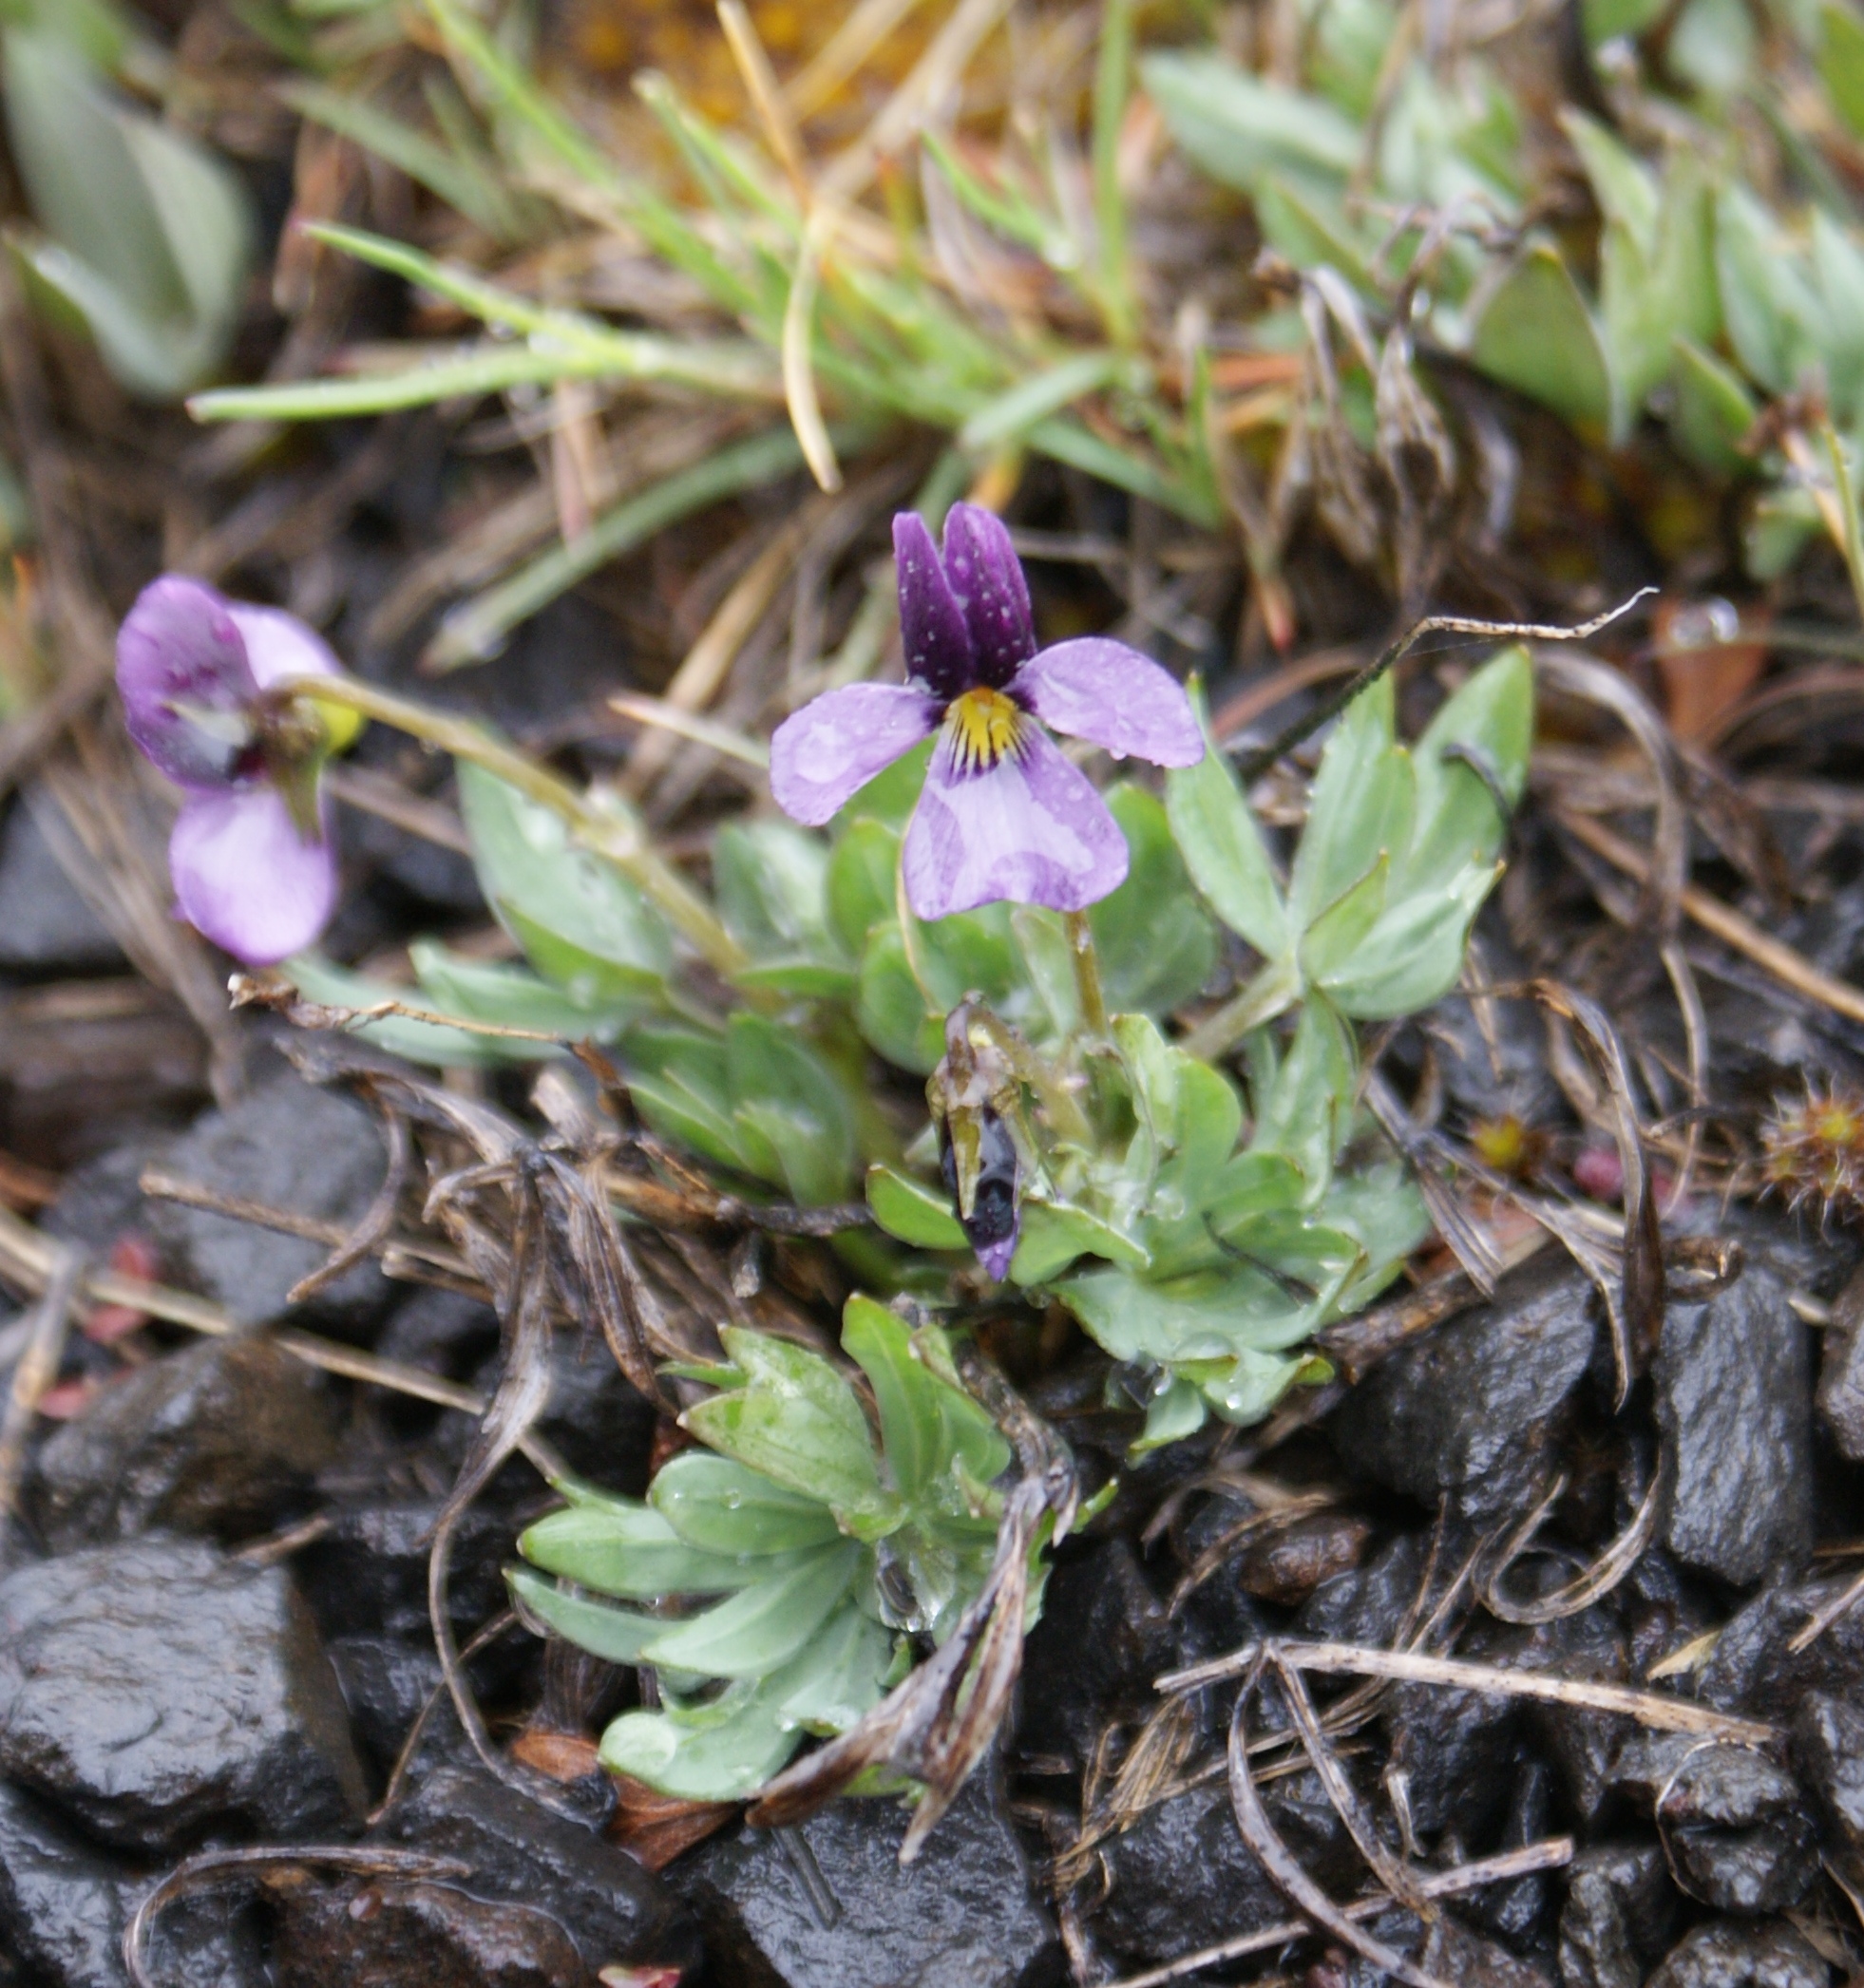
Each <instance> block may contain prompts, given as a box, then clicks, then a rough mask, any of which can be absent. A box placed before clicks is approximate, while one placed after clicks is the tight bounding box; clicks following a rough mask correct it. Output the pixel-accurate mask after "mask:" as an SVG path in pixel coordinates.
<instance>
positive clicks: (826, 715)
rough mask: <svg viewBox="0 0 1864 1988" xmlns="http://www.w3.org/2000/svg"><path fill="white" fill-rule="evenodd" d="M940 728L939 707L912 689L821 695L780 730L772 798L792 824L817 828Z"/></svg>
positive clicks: (773, 752) (868, 688) (861, 687)
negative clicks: (903, 755)
mask: <svg viewBox="0 0 1864 1988" xmlns="http://www.w3.org/2000/svg"><path fill="white" fill-rule="evenodd" d="M938 723H939V706H938V704H937V703H936V702H935V701H934V700H933V699H932V698H930V697H928V696H927V695H926V694H925V692H924V691H922V690H918V689H916V688H915V687H914V686H913V685H911V684H899V683H851V684H849V685H847V687H846V689H844V690H840V691H825V692H824V693H823V694H822V695H821V696H820V697H818V698H816V700H815V701H814V702H813V703H812V704H806V705H804V707H803V708H802V710H799V711H797V712H796V713H795V714H794V715H793V716H792V717H789V718H786V719H785V720H784V721H783V723H782V724H781V725H779V726H778V727H777V729H776V735H775V736H774V737H773V738H772V739H771V740H770V792H771V794H772V795H773V796H774V797H775V800H776V805H778V806H779V807H780V808H782V810H783V811H784V813H785V814H787V815H788V816H789V818H790V820H791V821H795V822H802V823H806V824H808V826H809V827H811V828H820V827H821V826H822V824H824V823H825V822H826V821H827V820H828V819H829V817H830V816H831V815H833V814H834V813H835V812H836V810H837V809H838V808H840V807H842V806H843V805H845V804H846V802H847V801H848V800H849V799H850V797H851V796H852V795H853V794H854V792H855V790H856V789H857V788H858V787H864V786H866V784H867V783H868V781H870V780H871V779H872V778H873V777H874V775H875V774H876V773H880V772H884V770H885V769H886V768H887V767H890V766H891V765H892V764H893V762H894V761H895V760H896V759H898V758H899V757H900V755H901V754H902V753H903V752H910V751H911V750H912V748H914V747H915V746H917V745H918V744H919V742H920V740H921V739H922V738H924V737H925V736H926V735H927V734H928V733H929V732H931V731H932V730H933V729H935V728H936V727H937V725H938Z"/></svg>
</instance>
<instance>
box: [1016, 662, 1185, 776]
mask: <svg viewBox="0 0 1864 1988" xmlns="http://www.w3.org/2000/svg"><path fill="white" fill-rule="evenodd" d="M1014 688H1015V691H1016V694H1017V695H1018V697H1019V698H1020V699H1021V700H1022V702H1023V703H1024V704H1026V705H1027V706H1028V707H1029V709H1030V710H1033V711H1034V712H1035V713H1036V715H1037V717H1038V718H1040V719H1041V721H1042V723H1043V724H1044V725H1049V726H1053V727H1054V729H1056V731H1061V732H1066V733H1067V734H1068V736H1069V737H1070V738H1075V739H1091V740H1092V741H1093V742H1094V745H1096V746H1104V747H1105V748H1107V750H1108V751H1109V752H1111V753H1113V754H1114V756H1115V757H1117V758H1121V759H1123V758H1125V756H1126V755H1127V754H1128V753H1129V752H1130V753H1132V755H1133V756H1134V757H1135V758H1137V759H1147V760H1151V763H1152V765H1153V766H1155V767H1194V766H1196V764H1197V763H1198V761H1199V760H1201V759H1202V758H1203V757H1204V738H1203V734H1202V733H1201V732H1200V731H1199V730H1198V729H1197V719H1196V718H1195V716H1194V715H1193V714H1192V712H1191V708H1190V699H1189V697H1187V696H1186V695H1185V692H1184V687H1183V686H1182V685H1181V684H1180V683H1179V682H1178V680H1177V679H1176V678H1175V677H1174V676H1172V675H1171V674H1170V672H1167V671H1164V670H1161V669H1160V668H1159V666H1158V665H1157V664H1156V663H1155V662H1153V661H1152V659H1151V656H1149V655H1141V654H1140V653H1139V652H1138V650H1136V649H1129V648H1128V647H1127V646H1126V644H1125V643H1124V642H1114V641H1112V640H1110V639H1109V638H1108V637H1107V636H1105V635H1083V636H1082V637H1080V639H1079V640H1077V641H1073V642H1057V643H1056V645H1055V647H1054V648H1053V649H1045V650H1043V651H1042V653H1041V654H1040V655H1037V656H1032V657H1031V658H1030V659H1029V661H1028V662H1026V663H1025V664H1024V665H1023V666H1022V668H1021V669H1020V670H1019V671H1018V672H1017V679H1016V684H1015V686H1014Z"/></svg>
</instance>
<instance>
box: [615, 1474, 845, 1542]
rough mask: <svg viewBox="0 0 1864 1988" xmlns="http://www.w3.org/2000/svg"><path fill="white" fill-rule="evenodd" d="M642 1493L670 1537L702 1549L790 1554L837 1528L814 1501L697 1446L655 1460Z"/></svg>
mask: <svg viewBox="0 0 1864 1988" xmlns="http://www.w3.org/2000/svg"><path fill="white" fill-rule="evenodd" d="M647 1497H648V1503H649V1504H650V1505H652V1506H653V1508H654V1510H655V1511H656V1513H657V1514H658V1515H659V1516H660V1517H661V1518H662V1519H664V1520H665V1521H666V1523H667V1524H668V1525H669V1526H670V1527H671V1528H672V1530H673V1532H674V1534H675V1537H676V1538H678V1539H680V1540H683V1541H684V1542H685V1543H686V1544H687V1545H688V1546H689V1547H693V1548H694V1549H695V1550H697V1551H698V1552H700V1553H702V1554H708V1555H718V1556H721V1557H727V1558H736V1557H738V1556H750V1555H756V1554H770V1553H791V1552H796V1551H799V1550H801V1549H803V1548H805V1547H809V1546H823V1545H827V1543H829V1542H830V1541H831V1540H833V1539H835V1538H836V1537H837V1536H838V1535H839V1533H840V1530H841V1528H840V1527H839V1526H838V1525H837V1524H835V1515H834V1513H833V1512H831V1511H830V1510H829V1509H828V1507H827V1505H825V1504H824V1503H823V1502H822V1500H821V1499H819V1498H816V1497H814V1496H812V1495H810V1494H809V1493H808V1492H803V1491H794V1490H787V1489H785V1487H784V1486H782V1485H779V1484H773V1483H772V1482H771V1481H770V1478H768V1477H766V1476H764V1475H763V1474H762V1473H761V1472H759V1471H756V1470H751V1469H748V1468H747V1467H745V1466H744V1465H743V1464H738V1463H733V1462H732V1459H731V1458H730V1457H725V1456H708V1455H707V1454H706V1453H705V1452H704V1451H703V1450H699V1449H687V1450H683V1451H681V1453H680V1454H679V1455H678V1456H675V1457H673V1458H671V1459H670V1460H669V1461H668V1462H666V1463H665V1464H663V1465H661V1467H660V1468H659V1469H658V1470H657V1471H656V1473H655V1478H654V1482H653V1484H652V1485H651V1486H649V1488H648V1493H647Z"/></svg>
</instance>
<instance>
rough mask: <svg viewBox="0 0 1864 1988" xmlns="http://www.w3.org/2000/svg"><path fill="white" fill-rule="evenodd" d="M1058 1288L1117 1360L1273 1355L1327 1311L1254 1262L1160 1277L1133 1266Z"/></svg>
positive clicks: (1089, 1274)
mask: <svg viewBox="0 0 1864 1988" xmlns="http://www.w3.org/2000/svg"><path fill="white" fill-rule="evenodd" d="M1057 1288H1058V1290H1059V1293H1060V1296H1061V1297H1062V1298H1063V1300H1064V1301H1065V1302H1066V1303H1067V1306H1068V1308H1069V1310H1070V1311H1072V1312H1073V1313H1074V1314H1075V1317H1077V1318H1078V1319H1079V1320H1080V1321H1081V1323H1082V1325H1083V1326H1085V1327H1086V1328H1087V1330H1088V1332H1089V1333H1090V1334H1092V1335H1093V1336H1094V1339H1095V1340H1097V1341H1098V1342H1099V1344H1100V1345H1101V1346H1103V1347H1104V1348H1105V1349H1106V1350H1107V1351H1108V1352H1109V1353H1110V1354H1113V1357H1114V1358H1115V1359H1116V1360H1157V1361H1159V1362H1161V1363H1164V1364H1175V1363H1177V1362H1179V1361H1183V1360H1196V1359H1227V1358H1229V1357H1230V1356H1231V1355H1232V1354H1235V1353H1237V1352H1238V1351H1239V1350H1240V1349H1242V1348H1244V1347H1249V1346H1253V1347H1257V1348H1261V1349H1265V1350H1267V1351H1270V1352H1274V1351H1277V1350H1279V1349H1280V1348H1282V1347H1284V1346H1291V1345H1293V1344H1295V1343H1296V1342H1297V1341H1298V1340H1301V1339H1304V1338H1306V1337H1307V1335H1309V1334H1310V1333H1311V1332H1312V1331H1313V1330H1314V1327H1315V1325H1316V1324H1317V1323H1318V1322H1319V1318H1320V1313H1321V1307H1320V1305H1319V1303H1318V1302H1316V1301H1306V1300H1303V1299H1301V1298H1298V1297H1292V1296H1290V1295H1289V1293H1288V1292H1286V1291H1284V1289H1283V1288H1282V1286H1281V1285H1279V1284H1278V1283H1276V1282H1275V1280H1274V1279H1273V1278H1270V1277H1267V1276H1265V1274H1264V1273H1263V1272H1261V1271H1259V1270H1253V1269H1251V1268H1250V1267H1249V1266H1248V1265H1247V1264H1234V1265H1224V1266H1222V1267H1219V1268H1216V1269H1210V1270H1201V1271H1196V1272H1193V1273H1191V1274H1189V1275H1188V1276H1184V1277H1176V1278H1164V1279H1161V1280H1158V1281H1156V1282H1155V1281H1152V1280H1151V1279H1149V1278H1139V1277H1136V1276H1134V1275H1133V1273H1132V1271H1130V1270H1093V1271H1089V1272H1087V1273H1086V1274H1085V1275H1083V1276H1080V1277H1074V1278H1068V1279H1067V1280H1066V1281H1065V1282H1064V1283H1062V1284H1061V1285H1059V1286H1058V1287H1057Z"/></svg>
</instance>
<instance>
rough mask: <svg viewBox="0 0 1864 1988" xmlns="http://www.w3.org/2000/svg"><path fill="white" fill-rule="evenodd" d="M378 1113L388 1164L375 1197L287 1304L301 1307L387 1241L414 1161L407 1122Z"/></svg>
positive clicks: (289, 1295)
mask: <svg viewBox="0 0 1864 1988" xmlns="http://www.w3.org/2000/svg"><path fill="white" fill-rule="evenodd" d="M378 1109H380V1110H381V1117H382V1132H383V1136H384V1137H385V1138H386V1139H387V1140H388V1143H389V1164H388V1168H387V1171H386V1172H384V1174H383V1176H382V1184H381V1186H380V1187H378V1188H377V1189H376V1190H375V1198H374V1199H373V1200H372V1201H371V1202H370V1204H369V1206H368V1207H367V1208H366V1209H365V1210H364V1211H363V1216H362V1220H361V1221H358V1222H357V1223H356V1226H355V1228H354V1229H353V1230H352V1233H351V1235H350V1237H349V1239H348V1240H347V1241H345V1242H342V1243H340V1244H339V1245H338V1246H337V1248H336V1249H334V1250H333V1252H332V1253H331V1254H330V1255H329V1256H328V1257H326V1258H325V1259H324V1260H323V1261H322V1262H321V1263H320V1264H318V1266H317V1267H316V1269H315V1270H314V1271H312V1272H311V1273H310V1275H309V1276H307V1277H301V1278H298V1280H297V1282H296V1283H295V1284H294V1285H293V1286H292V1288H291V1289H290V1290H289V1291H288V1292H287V1293H286V1294H285V1301H286V1303H288V1304H295V1305H297V1304H302V1303H303V1302H304V1300H305V1299H306V1298H307V1297H314V1296H315V1295H316V1293H317V1292H319V1291H321V1290H322V1289H323V1288H324V1286H325V1285H326V1284H328V1283H331V1282H333V1280H334V1279H335V1278H339V1277H341V1276H342V1275H343V1273H344V1272H345V1271H346V1270H349V1269H352V1268H353V1266H354V1265H356V1264H358V1263H360V1262H361V1261H362V1260H363V1259H364V1258H365V1257H367V1256H369V1255H371V1253H372V1252H373V1251H374V1250H375V1249H376V1247H377V1246H378V1245H379V1244H380V1243H381V1242H382V1241H383V1240H385V1239H386V1238H387V1236H388V1233H389V1230H390V1228H391V1227H392V1226H393V1224H394V1219H395V1210H396V1208H397V1207H399V1206H400V1204H401V1190H402V1188H403V1187H404V1186H406V1185H407V1183H408V1171H409V1166H410V1165H411V1164H412V1162H413V1158H414V1141H413V1137H412V1135H411V1134H410V1133H409V1129H408V1121H407V1120H406V1119H405V1118H403V1117H402V1115H401V1114H400V1112H398V1111H390V1110H387V1109H385V1108H380V1107H378Z"/></svg>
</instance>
